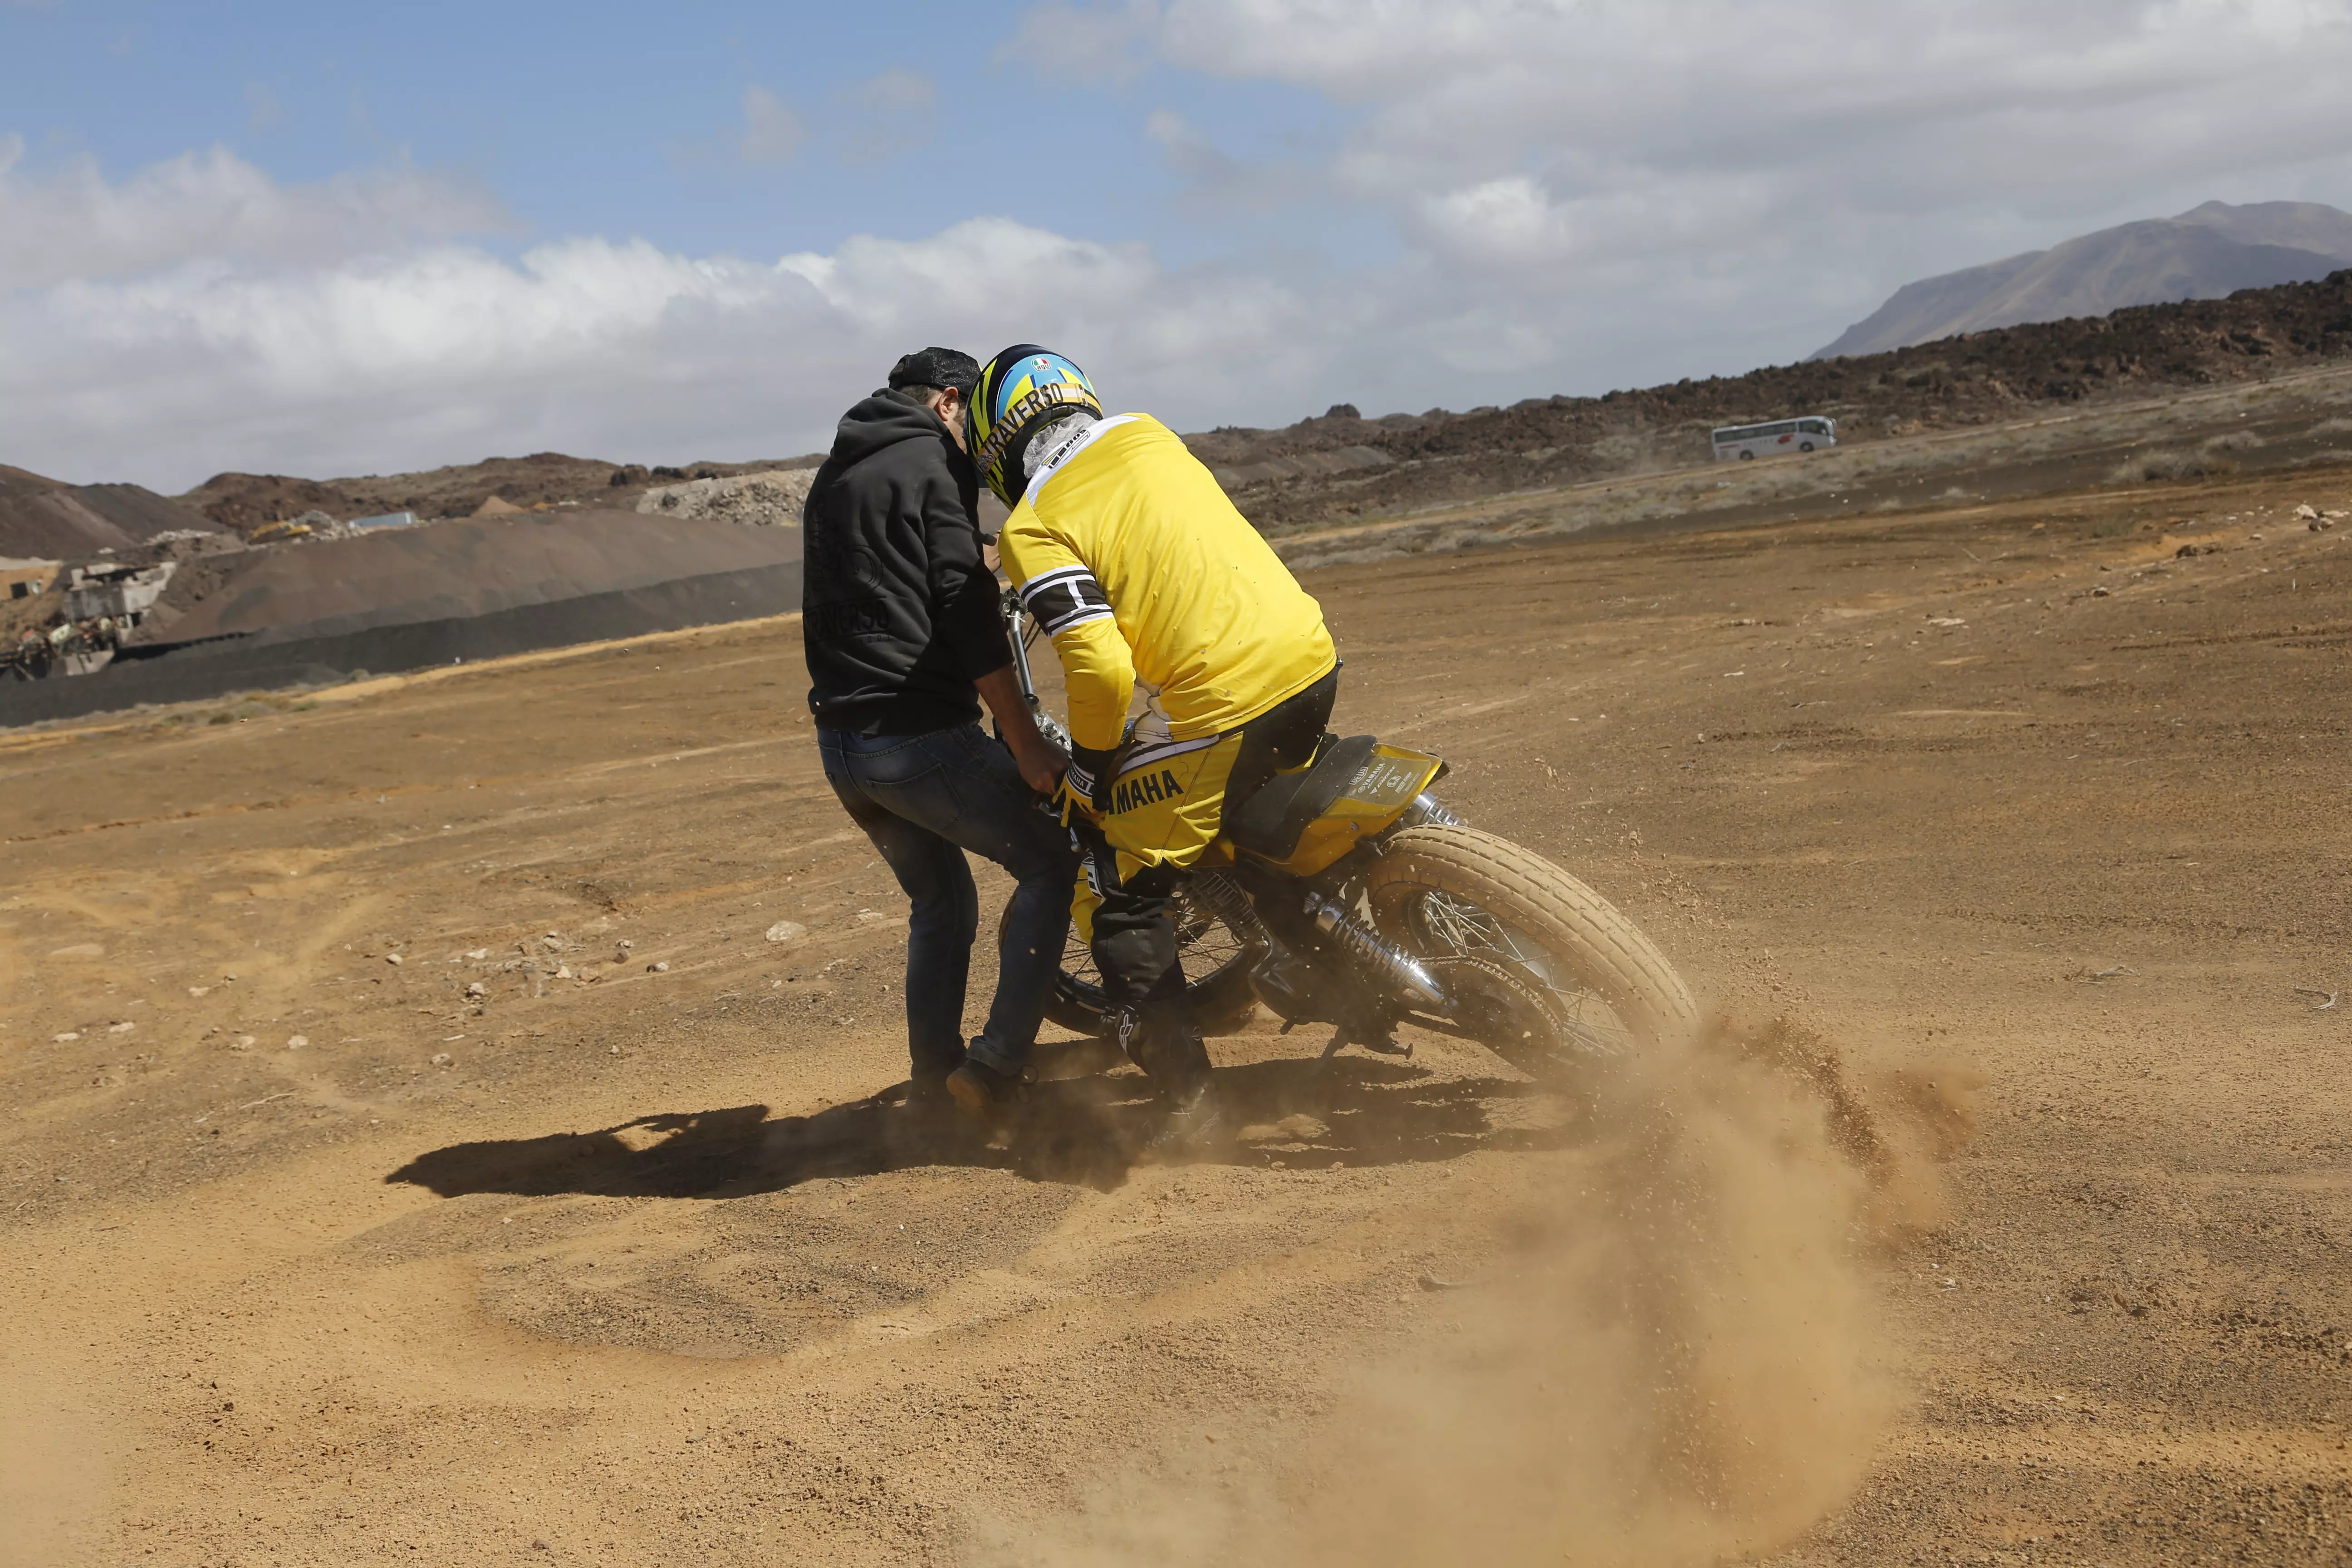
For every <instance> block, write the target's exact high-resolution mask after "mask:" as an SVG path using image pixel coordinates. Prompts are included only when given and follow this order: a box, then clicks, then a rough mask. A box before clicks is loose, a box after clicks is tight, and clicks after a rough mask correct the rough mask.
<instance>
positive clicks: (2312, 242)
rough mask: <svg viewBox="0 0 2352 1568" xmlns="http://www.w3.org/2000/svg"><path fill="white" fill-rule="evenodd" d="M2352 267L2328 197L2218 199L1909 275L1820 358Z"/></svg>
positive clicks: (2220, 294)
mask: <svg viewBox="0 0 2352 1568" xmlns="http://www.w3.org/2000/svg"><path fill="white" fill-rule="evenodd" d="M2345 266H2352V213H2344V212H2339V211H2338V210H2336V208H2334V207H2331V206H2324V205H2320V204H2319V203H2317V202H2257V203H2253V204H2251V205H2245V206H2231V205H2229V204H2227V203H2225V202H2207V203H2206V204H2205V205H2203V206H2200V207H2198V208H2195V209H2193V210H2192V211H2189V212H2185V213H2182V214H2181V215H2180V216H2179V217H2172V218H2156V219H2151V220H2148V221H2147V222H2143V223H2127V224H2124V225H2122V226H2118V227H2116V228H2108V229H2101V230H2100V231H2099V232H2098V233H2096V234H2086V235H2084V236H2083V237H2081V238H2079V239H2070V240H2068V241H2067V242H2066V243H2065V244H2063V245H2060V246H2056V247H2053V248H2051V249H2049V250H2032V251H2028V252H2026V253H2025V254H2024V255H2022V256H2012V257H2010V258H2008V259H2007V260H2004V261H1994V262H1989V263H1987V264H1986V265H1984V266H1982V267H1969V268H1963V269H1962V270H1960V271H1958V272H1948V273H1946V274H1944V275H1943V276H1942V277H1940V278H1929V279H1923V280H1921V281H1919V282H1916V283H1907V284H1906V285H1904V286H1903V287H1902V288H1901V289H1896V290H1895V295H1894V297H1893V298H1892V299H1890V300H1887V301H1886V303H1885V304H1884V305H1882V306H1880V307H1879V308H1878V310H1875V311H1874V312H1873V313H1872V314H1871V315H1870V316H1868V317H1867V318H1865V319H1864V320H1863V321H1858V322H1856V323H1855V324H1854V325H1853V326H1851V327H1849V328H1847V329H1846V331H1845V333H1844V335H1843V336H1842V337H1840V338H1839V339H1838V341H1837V342H1833V343H1832V344H1830V345H1829V346H1828V347H1827V348H1825V349H1822V350H1821V351H1820V352H1819V353H1815V354H1814V355H1813V356H1812V357H1813V358H1815V359H1831V358H1834V357H1836V356H1838V355H1841V354H1867V353H1883V352H1884V351H1885V350H1888V349H1896V348H1904V347H1907V346H1908V345H1910V344H1913V343H1924V342H1933V341H1934V340H1936V339H1937V338H1948V337H1953V336H1956V335H1958V334H1959V333H1962V332H1976V331H1987V330H1989V329H1990V328H1994V327H2010V326H2016V325H2018V324H2020V323H2021V322H2027V321H2064V320H2066V319H2067V318H2069V317H2074V316H2104V315H2105V314H2107V313H2108V312H2109V311H2111V310H2123V309H2126V307H2129V306H2132V305H2157V304H2163V303H2167V302H2168V301H2172V300H2218V299H2221V298H2224V297H2226V296H2228V295H2230V294H2232V293H2235V292H2236V291H2237V290H2239V289H2266V288H2270V287H2272V286H2273V285H2275V284H2280V283H2307V282H2311V281H2314V280H2315V279H2321V278H2325V277H2326V276H2327V274H2329V273H2330V272H2333V271H2335V270H2336V268H2339V267H2345Z"/></svg>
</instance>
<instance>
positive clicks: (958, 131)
mask: <svg viewBox="0 0 2352 1568" xmlns="http://www.w3.org/2000/svg"><path fill="white" fill-rule="evenodd" d="M1017 15H1018V14H1017V12H1014V11H1013V10H1010V9H1003V8H998V7H993V6H971V5H935V4H915V3H908V0H885V3H883V4H878V5H867V6H854V5H852V6H844V5H713V4H694V3H691V0H680V3H674V4H670V5H661V6H651V5H642V4H638V5H616V4H609V3H607V4H580V5H565V6H560V7H559V6H551V5H530V4H514V3H505V4H500V3H496V0H492V3H488V4H473V5H467V4H458V3H456V0H407V3H404V4H402V5H383V6H363V5H320V4H307V5H298V4H288V3H283V0H265V3H254V4H244V5H200V4H174V5H159V4H126V3H115V4H106V3H102V0H47V4H38V5H25V4H23V3H22V0H18V3H17V4H16V5H14V6H13V7H5V8H0V27H4V28H5V30H6V37H7V39H8V45H9V47H7V48H6V49H5V52H0V105H5V110H0V125H5V129H6V130H7V131H11V132H16V133H17V134H20V135H22V136H23V137H25V139H26V142H27V143H28V146H27V149H26V154H27V161H28V163H29V164H30V166H31V168H32V169H33V170H34V171H37V170H39V169H40V168H41V167H43V166H44V165H45V164H53V163H57V162H60V161H63V160H65V159H68V158H70V157H73V156H75V155H77V154H84V153H87V154H94V155H95V156H96V157H97V158H98V159H99V161H100V163H101V164H102V165H103V166H104V167H105V168H107V169H108V170H110V171H111V172H116V173H128V172H130V171H132V170H136V169H139V168H142V167H144V166H146V165H148V164H151V163H157V162H160V161H162V160H164V159H168V158H171V157H173V156H174V155H176V154H178V153H184V152H185V151H187V150H188V149H190V148H191V147H202V146H215V145H217V146H222V147H226V148H229V149H231V150H233V151H235V152H236V153H238V154H239V155H240V156H242V157H244V158H246V159H247V160H249V161H250V162H252V163H255V164H256V165H257V166H259V167H260V168H263V169H265V170H267V171H268V172H269V173H270V174H273V175H275V176H277V177H278V179H280V180H282V181H287V182H289V183H297V182H306V181H316V180H322V179H326V178H328V177H330V176H331V175H333V174H337V173H339V172H341V171H343V170H346V169H351V168H353V167H366V166H371V165H375V164H381V163H387V162H401V163H408V164H412V165H414V166H415V167H416V168H419V169H422V170H425V171H429V172H432V173H435V174H442V175H445V176H448V177H451V178H458V179H468V180H473V181H478V182H479V183H480V184H482V185H484V186H485V187H486V188H488V190H490V191H492V192H495V193H496V195H498V197H499V200H500V201H501V202H502V203H503V204H504V205H505V206H506V207H507V208H508V209H509V211H510V212H511V213H512V215H513V216H514V218H515V220H516V227H515V229H514V230H513V231H512V232H511V233H509V234H504V235H498V234H493V235H489V236H486V237H485V238H486V239H488V240H490V241H492V242H495V243H504V244H507V245H509V246H512V245H515V244H518V243H520V242H524V241H527V240H529V239H531V238H545V237H553V236H562V235H599V236H604V237H609V238H616V239H617V238H626V237H633V236H640V235H642V236H646V237H651V238H653V239H655V240H656V242H657V243H659V244H661V245H663V246H665V247H669V248H674V249H677V250H680V251H683V252H685V253H688V254H691V255H704V254H709V253H712V252H726V253H730V254H734V255H741V256H757V257H765V258H772V257H775V256H779V255H782V254H784V253H786V252H788V251H793V250H829V249H831V248H832V247H834V246H835V245H837V244H838V243H839V242H840V241H841V240H842V239H843V238H845V237H847V236H850V235H853V234H872V235H880V236H885V237H900V238H914V237H920V236H923V235H927V234H930V233H933V232H935V231H937V230H938V229H940V228H941V227H944V226H947V225H948V224H950V223H952V222H954V221H955V220H956V219H958V218H960V217H963V216H970V215H971V213H972V212H974V211H976V210H985V211H988V212H991V213H994V214H1001V215H1003V216H1009V217H1012V218H1014V219H1016V220H1018V221H1020V222H1023V223H1026V224H1034V225H1036V226H1041V227H1045V228H1048V229H1053V230H1055V231H1056V232H1063V233H1070V232H1079V233H1087V234H1089V235H1092V236H1094V237H1099V238H1115V239H1133V240H1141V241H1144V242H1147V243H1149V244H1150V245H1152V246H1153V247H1154V248H1155V249H1156V250H1157V251H1159V252H1160V254H1161V255H1162V256H1164V257H1166V258H1171V259H1172V260H1175V261H1178V262H1180V263H1181V262H1182V261H1188V260H1193V259H1198V258H1202V257H1205V256H1211V255H1219V254H1224V253H1227V252H1229V251H1230V250H1232V249H1233V248H1234V247H1236V246H1237V245H1239V246H1242V247H1251V246H1253V245H1255V246H1258V247H1266V248H1273V249H1281V248H1285V247H1304V248H1308V249H1315V250H1324V249H1328V248H1329V247H1331V245H1332V243H1333V242H1334V241H1335V240H1337V239H1339V238H1340V237H1342V236H1344V243H1345V246H1346V247H1347V249H1348V250H1349V253H1350V254H1353V255H1356V256H1359V257H1362V258H1377V259H1387V258H1389V257H1390V256H1391V255H1392V253H1393V250H1394V245H1393V243H1392V241H1391V237H1390V236H1389V234H1388V233H1387V231H1386V230H1385V229H1384V227H1383V226H1381V225H1379V224H1377V223H1369V222H1356V223H1352V224H1351V223H1349V222H1348V221H1347V217H1348V215H1346V214H1344V213H1342V212H1340V211H1339V209H1338V208H1336V207H1335V206H1334V205H1331V204H1328V203H1324V204H1318V205H1319V207H1320V210H1319V211H1315V212H1305V211H1299V210H1297V209H1295V208H1294V209H1290V210H1286V211H1285V212H1284V213H1283V214H1282V215H1280V218H1279V220H1278V221H1277V220H1276V218H1274V217H1273V216H1272V215H1267V214H1264V213H1253V212H1251V211H1249V210H1247V209H1240V210H1234V209H1226V210H1223V211H1221V212H1219V213H1218V214H1217V215H1216V216H1217V221H1216V223H1215V224H1214V225H1213V226H1203V225H1202V223H1200V222H1199V221H1198V218H1197V216H1196V215H1195V214H1194V213H1193V211H1192V209H1190V208H1188V207H1186V206H1185V205H1183V204H1181V202H1180V201H1179V200H1178V198H1179V196H1180V195H1181V192H1182V191H1183V189H1184V185H1185V182H1184V180H1183V179H1182V178H1181V176H1180V175H1179V174H1176V173H1175V172H1174V171H1173V170H1172V169H1171V168H1170V167H1169V165H1168V163H1167V161H1166V159H1165V158H1164V156H1163V154H1162V150H1161V149H1160V147H1159V146H1157V145H1155V144H1154V142H1152V141H1151V140H1150V137H1149V136H1148V135H1147V134H1146V124H1147V122H1148V121H1149V120H1150V115H1151V114H1152V113H1153V112H1155V111H1163V112H1164V111H1173V112H1175V113H1177V114H1180V115H1181V116H1183V117H1184V118H1185V119H1187V120H1188V121H1192V123H1194V124H1197V125H1209V126H1213V127H1214V128H1215V132H1216V137H1215V139H1216V141H1217V142H1218V143H1219V144H1220V150H1221V151H1223V152H1224V153H1226V154H1227V155H1228V156H1232V157H1234V158H1236V159H1239V160H1242V161H1245V162H1250V163H1265V162H1276V161H1279V160H1281V159H1284V158H1286V157H1297V156H1306V157H1314V156H1316V155H1318V153H1322V154H1328V151H1329V149H1330V148H1331V147H1332V145H1333V144H1334V142H1336V140H1337V136H1338V133H1339V130H1340V128H1341V127H1342V126H1343V125H1344V124H1345V123H1346V122H1347V121H1348V119H1349V116H1348V114H1347V113H1346V112H1345V111H1344V110H1341V109H1340V108H1339V107H1338V106H1336V105H1334V104H1333V103H1331V102H1329V101H1328V100H1324V99H1322V98H1321V97H1319V96H1318V95H1316V94H1314V93H1312V92H1308V91H1304V90H1301V89H1297V88H1294V87H1290V86H1286V85H1283V84H1277V83H1254V82H1237V81H1230V80H1220V79H1216V78H1214V77H1211V76H1208V75H1205V74H1203V73H1201V72H1197V71H1184V70H1180V69H1172V68H1166V67H1162V66H1156V65H1153V64H1151V63H1150V62H1148V61H1141V60H1139V62H1138V69H1137V70H1136V72H1135V74H1134V75H1132V76H1129V77H1126V78H1124V79H1118V80H1097V81H1081V80H1074V79H1058V80H1045V79H1040V78H1039V76H1038V73H1037V72H1035V71H1034V70H1033V69H1031V68H1029V67H1027V66H1026V65H1024V64H1023V63H1022V62H1021V60H1020V59H1019V58H1018V57H1017V56H1013V57H1011V58H1008V57H1007V52H1006V51H1007V46H1008V45H1009V44H1010V42H1011V41H1012V39H1013V36H1014V33H1015V26H1014V23H1015V20H1016V17H1017ZM754 90H757V91H761V92H764V93H767V94H769V95H772V98H773V100H775V101H776V102H777V103H779V104H781V105H782V106H783V107H784V109H786V110H788V111H789V112H790V113H791V114H792V115H793V117H795V118H796V119H797V120H798V121H799V122H800V123H801V124H802V126H803V127H804V132H805V140H804V141H803V142H800V143H799V144H798V145H797V146H795V147H793V149H792V150H791V151H790V153H788V154H785V153H784V150H783V148H782V146H781V145H779V146H777V147H773V148H770V149H767V150H765V151H764V152H763V153H761V154H759V155H758V156H757V157H755V158H747V157H745V156H744V155H743V153H744V137H745V134H746V126H745V115H744V103H743V100H744V94H745V93H746V92H749V91H754ZM926 96H928V99H929V103H928V106H926V104H925V101H924V100H925V98H926ZM1041 148H1049V149H1052V150H1054V151H1055V153H1056V154H1057V162H1060V166H1061V168H1062V169H1063V170H1064V172H1065V174H1066V177H1063V178H1055V179H1035V178H1026V177H1023V171H1024V164H1025V163H1026V161H1027V159H1026V157H1025V156H1024V155H1025V154H1032V153H1035V152H1037V151H1039V150H1040V149H1041ZM780 154H782V155H780Z"/></svg>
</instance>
